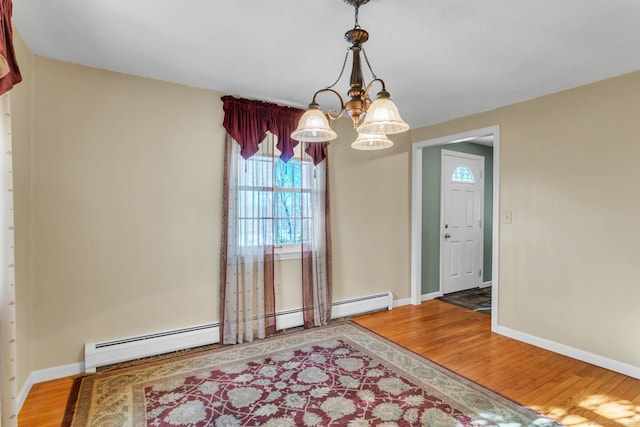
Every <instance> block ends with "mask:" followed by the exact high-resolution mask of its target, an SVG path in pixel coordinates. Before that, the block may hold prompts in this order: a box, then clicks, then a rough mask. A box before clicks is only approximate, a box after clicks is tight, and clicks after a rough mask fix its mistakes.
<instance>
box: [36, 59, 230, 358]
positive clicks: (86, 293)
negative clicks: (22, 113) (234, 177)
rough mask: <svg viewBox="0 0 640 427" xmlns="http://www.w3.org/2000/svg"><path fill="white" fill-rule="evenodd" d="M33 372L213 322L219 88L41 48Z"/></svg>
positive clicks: (215, 306) (38, 62)
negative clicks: (108, 346)
mask: <svg viewBox="0 0 640 427" xmlns="http://www.w3.org/2000/svg"><path fill="white" fill-rule="evenodd" d="M34 71H35V74H34V79H35V83H36V84H35V90H34V146H33V153H32V156H33V163H32V176H33V206H32V207H33V224H32V231H33V239H32V241H33V254H32V256H33V282H34V292H33V299H32V307H33V336H32V339H33V342H32V352H33V368H34V369H43V368H48V367H52V366H57V365H63V364H68V363H73V362H78V361H81V360H82V355H83V345H84V343H85V342H87V341H94V340H102V339H109V338H117V337H122V336H127V335H132V334H137V333H144V332H153V331H160V330H164V329H167V328H179V327H183V326H190V325H194V324H201V323H207V322H211V321H213V320H217V316H218V294H219V292H218V288H217V286H216V285H215V284H216V283H217V279H218V270H219V268H218V264H219V240H220V212H221V191H222V183H221V177H222V173H221V167H222V155H223V141H224V133H223V128H222V126H221V123H222V108H221V104H222V103H221V101H220V100H219V98H220V94H219V93H216V92H212V91H205V90H199V89H192V88H188V87H184V86H179V85H173V84H168V83H163V82H159V81H154V80H150V79H144V78H138V77H132V76H128V75H123V74H117V73H112V72H107V71H101V70H97V69H92V68H88V67H83V66H78V65H72V64H69V63H65V62H60V61H54V60H50V59H45V58H42V57H39V56H35V57H34Z"/></svg>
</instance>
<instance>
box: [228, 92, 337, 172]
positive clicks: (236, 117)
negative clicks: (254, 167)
mask: <svg viewBox="0 0 640 427" xmlns="http://www.w3.org/2000/svg"><path fill="white" fill-rule="evenodd" d="M221 99H222V102H223V103H224V104H223V108H224V122H223V125H224V128H225V129H226V130H227V132H228V133H229V135H231V137H232V138H233V139H234V140H236V141H237V142H238V144H240V146H241V147H242V148H241V150H240V154H241V155H242V157H243V158H245V159H248V158H249V157H251V156H253V155H254V154H256V153H257V152H258V150H259V145H260V143H261V142H262V141H263V140H264V139H265V138H266V137H267V131H269V132H271V133H272V134H274V135H276V136H277V137H278V143H277V144H276V147H277V148H278V150H280V153H281V155H280V158H281V159H282V161H284V162H285V163H286V162H288V161H289V159H291V158H292V157H293V149H294V148H295V147H296V146H297V145H298V141H296V140H295V139H292V138H291V133H292V132H293V131H294V130H295V129H296V127H297V126H298V120H300V116H302V113H303V111H302V110H301V109H299V108H293V107H285V106H282V105H276V104H271V103H269V102H263V101H255V100H251V99H244V98H234V97H233V96H223V97H222V98H221ZM323 144H324V143H313V144H310V147H311V146H315V145H319V146H320V145H323ZM310 147H309V148H307V153H308V154H309V155H310V156H311V157H313V162H314V164H318V163H320V162H321V161H322V160H323V159H324V158H325V157H326V147H325V148H324V149H322V148H321V147H319V148H318V149H316V148H314V149H312V150H311V152H309V151H310ZM312 153H313V154H312ZM316 156H322V157H316Z"/></svg>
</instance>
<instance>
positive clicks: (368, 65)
mask: <svg viewBox="0 0 640 427" xmlns="http://www.w3.org/2000/svg"><path fill="white" fill-rule="evenodd" d="M362 54H363V55H364V60H365V62H366V63H367V67H369V71H371V75H372V76H373V79H374V80H377V79H378V76H376V73H374V72H373V68H371V63H370V62H369V58H367V52H366V51H365V50H364V47H363V48H362Z"/></svg>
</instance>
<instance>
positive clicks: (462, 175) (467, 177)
mask: <svg viewBox="0 0 640 427" xmlns="http://www.w3.org/2000/svg"><path fill="white" fill-rule="evenodd" d="M451 181H455V182H475V180H474V179H473V174H472V173H471V170H470V169H469V168H468V167H466V166H464V165H462V166H458V167H457V168H456V170H455V171H453V176H452V177H451Z"/></svg>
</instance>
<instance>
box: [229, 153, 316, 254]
mask: <svg viewBox="0 0 640 427" xmlns="http://www.w3.org/2000/svg"><path fill="white" fill-rule="evenodd" d="M255 156H260V157H270V156H269V155H266V154H262V155H261V154H255ZM277 160H278V159H274V166H275V164H276V163H275V162H277ZM291 161H296V162H299V163H300V164H301V165H302V166H304V165H305V164H307V165H308V167H313V166H312V165H313V164H312V162H311V160H305V159H301V158H293V159H291ZM273 174H275V167H274V170H273ZM274 183H275V178H274ZM249 188H252V189H253V191H255V190H258V191H259V189H260V188H267V187H265V186H253V187H245V189H249ZM268 188H272V191H273V192H274V193H276V192H291V193H311V192H312V191H313V189H312V187H311V186H309V187H307V188H293V187H276V186H275V185H274V186H272V187H268ZM274 200H275V198H274ZM275 212H276V209H275V204H274V206H273V217H272V220H273V223H274V230H273V232H274V236H275V221H278V219H279V217H277V216H276V215H275ZM296 219H298V218H296ZM302 219H309V218H305V217H300V218H299V220H302ZM241 240H242V239H241ZM303 243H304V242H300V243H291V244H284V245H278V244H275V243H274V257H275V259H276V260H290V259H300V258H302V244H303Z"/></svg>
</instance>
